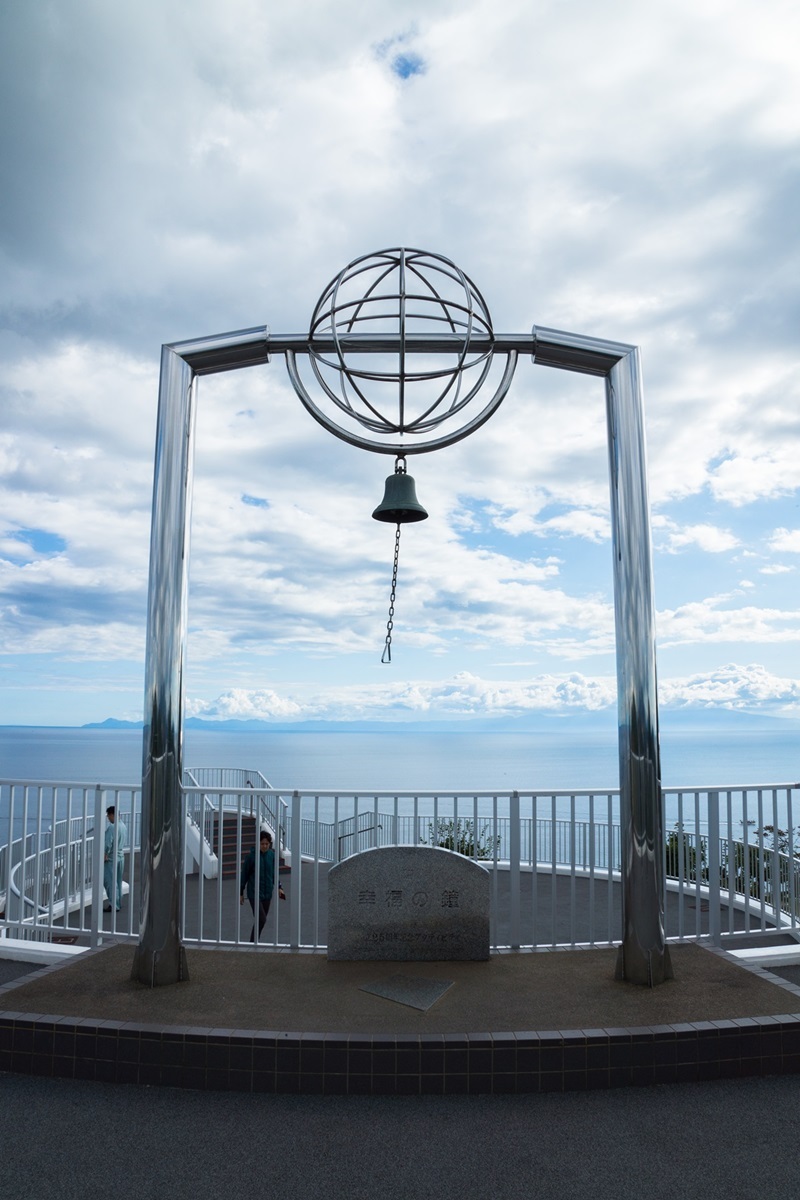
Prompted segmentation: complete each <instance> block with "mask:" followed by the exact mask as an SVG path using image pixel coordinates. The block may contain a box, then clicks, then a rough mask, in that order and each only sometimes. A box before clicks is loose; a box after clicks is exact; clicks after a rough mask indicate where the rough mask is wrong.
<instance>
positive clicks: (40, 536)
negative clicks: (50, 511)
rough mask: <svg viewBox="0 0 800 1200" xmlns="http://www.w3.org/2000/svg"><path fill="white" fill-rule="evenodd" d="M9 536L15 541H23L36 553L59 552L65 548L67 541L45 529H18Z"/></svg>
mask: <svg viewBox="0 0 800 1200" xmlns="http://www.w3.org/2000/svg"><path fill="white" fill-rule="evenodd" d="M11 537H12V538H13V539H14V540H15V541H17V542H24V543H25V545H26V546H30V547H31V549H32V550H33V551H34V552H35V553H36V554H60V553H61V552H62V550H66V548H67V543H66V542H65V541H64V539H63V538H62V537H59V536H58V534H57V533H50V532H49V530H47V529H18V530H17V531H16V532H15V533H12V534H11Z"/></svg>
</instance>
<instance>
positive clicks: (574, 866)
mask: <svg viewBox="0 0 800 1200" xmlns="http://www.w3.org/2000/svg"><path fill="white" fill-rule="evenodd" d="M186 782H187V786H186V787H185V789H184V793H185V806H186V807H185V816H184V820H185V822H186V825H185V829H186V837H185V841H186V846H187V853H186V863H185V867H186V870H185V873H184V875H183V885H182V886H183V904H182V912H183V929H182V936H183V939H184V942H185V943H186V944H187V945H204V946H213V945H237V944H245V943H247V941H248V939H249V937H250V934H251V930H252V924H253V922H252V915H251V913H250V909H249V906H248V905H247V904H245V905H244V906H242V905H241V904H240V896H239V879H238V876H239V870H240V867H241V863H242V861H243V858H244V856H245V854H246V852H247V849H248V847H249V845H251V844H253V840H254V837H255V831H256V829H257V828H258V826H260V825H264V824H266V825H268V826H269V827H270V829H271V830H272V831H273V832H274V834H275V840H276V844H277V845H278V846H279V851H280V858H281V860H282V863H283V868H282V871H281V875H280V879H281V882H282V884H283V889H284V891H285V894H286V902H285V903H284V902H283V901H280V900H278V898H277V889H276V892H275V895H274V899H273V903H272V907H271V911H270V914H269V918H268V922H267V925H266V927H265V929H264V932H263V935H262V944H269V945H272V946H276V947H277V946H289V947H314V948H320V947H324V945H325V942H326V936H327V925H326V922H327V873H328V870H329V869H330V866H331V865H332V864H333V863H336V862H339V861H341V860H342V859H344V858H347V857H349V856H350V855H352V854H355V853H358V852H359V851H362V850H365V849H368V848H370V847H373V846H386V845H419V844H424V845H438V846H444V847H445V848H447V849H451V850H456V851H458V852H460V853H464V854H467V855H469V856H470V857H473V858H475V859H476V860H477V861H479V862H481V863H482V864H483V865H485V866H486V867H487V868H488V869H489V871H490V874H491V897H492V906H491V912H492V930H491V937H492V944H493V946H494V947H495V948H503V947H517V946H553V945H567V946H574V945H584V944H588V945H607V944H612V943H615V942H618V941H619V939H620V930H621V926H620V921H621V918H620V906H621V900H620V865H621V848H620V824H619V794H618V792H617V791H615V790H603V791H598V792H569V791H556V792H547V793H540V792H525V793H519V792H512V793H502V792H498V793H488V792H478V793H474V794H470V795H463V794H453V793H441V792H438V793H433V792H431V793H423V792H417V793H403V792H397V793H394V792H391V793H390V792H378V793H372V794H370V795H363V794H359V793H348V794H344V793H342V792H313V793H310V792H299V791H295V792H292V793H288V792H286V791H278V790H277V789H274V788H270V787H269V786H268V785H267V781H266V780H265V779H264V777H263V775H261V774H260V773H259V772H257V771H244V770H238V769H237V770H226V771H224V772H223V771H215V770H212V769H204V770H203V771H191V772H188V771H187V773H186ZM797 790H798V789H797V787H796V785H793V784H775V785H769V786H767V785H764V786H759V787H718V788H710V789H709V788H682V789H667V790H665V792H664V805H665V829H666V836H665V839H664V844H663V846H662V847H660V852H661V853H662V855H663V858H664V864H665V870H666V875H667V881H668V884H667V888H668V890H667V910H666V923H667V935H668V936H669V937H670V938H674V939H677V940H682V939H690V938H696V937H710V938H711V939H712V941H714V942H719V941H720V939H721V938H722V937H724V936H726V935H735V934H737V933H743V934H747V935H751V936H752V935H754V934H755V935H758V934H767V933H769V932H770V931H774V930H775V928H776V927H781V928H782V929H785V930H786V931H787V932H789V933H791V934H796V935H798V936H800V930H798V918H799V917H800V858H799V857H798V855H797V853H796V845H795V834H796V831H795V824H794V806H795V803H796V800H797ZM111 804H113V805H115V807H116V809H117V813H118V819H119V820H121V822H122V823H123V825H124V826H125V828H126V830H127V838H128V843H127V844H126V845H125V846H124V847H123V849H124V850H125V867H124V879H125V888H126V889H127V896H126V898H125V899H124V900H123V905H122V910H121V912H119V913H116V912H111V913H104V911H103V907H104V894H103V844H102V843H103V838H102V836H100V837H96V836H95V831H96V830H99V831H100V833H101V835H102V833H103V831H104V828H105V810H106V808H107V807H108V806H109V805H111ZM793 831H794V832H793ZM140 838H141V789H140V788H135V787H107V786H104V785H87V784H82V783H34V782H25V781H6V782H0V913H1V914H2V916H0V935H3V936H10V937H15V938H34V939H38V940H44V941H51V940H52V941H73V942H76V943H77V944H82V945H86V944H89V945H98V944H99V943H100V942H102V941H103V940H104V939H105V938H108V937H112V938H114V939H117V940H126V939H127V940H131V941H134V940H136V939H137V938H138V933H139V922H138V908H139V878H138V869H139V847H140Z"/></svg>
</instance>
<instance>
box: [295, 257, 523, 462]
mask: <svg viewBox="0 0 800 1200" xmlns="http://www.w3.org/2000/svg"><path fill="white" fill-rule="evenodd" d="M370 275H372V276H374V277H373V278H370ZM362 276H364V277H365V278H364V279H363V280H362V279H361V277H362ZM395 276H396V285H395V286H392V284H393V277H395ZM437 276H440V277H441V280H440V279H438V278H437ZM442 280H448V281H449V282H450V283H451V284H455V285H457V288H458V290H459V298H457V299H455V298H452V297H448V296H445V295H444V294H443V292H442V291H441V290H440V286H437V284H439V285H440V284H441V281H442ZM353 281H358V282H361V283H362V284H363V287H364V289H365V290H364V291H363V292H362V293H360V294H357V295H355V296H350V295H349V294H348V293H347V290H346V288H347V285H348V284H351V283H353ZM389 306H391V308H390V307H389ZM414 306H418V307H414ZM373 309H375V310H376V311H374V312H373ZM429 324H432V325H433V326H439V327H441V328H438V329H437V332H436V333H435V334H433V335H431V334H426V333H423V332H420V331H419V330H415V333H412V327H416V326H417V325H420V326H423V327H424V326H425V325H429ZM392 326H396V328H392ZM365 327H368V332H364V329H365ZM415 334H416V336H415ZM437 334H439V335H443V336H444V338H445V339H446V340H445V342H444V346H445V347H446V349H443V348H442V345H443V344H442V336H437ZM479 338H480V341H481V344H480V346H479V345H478V339H479ZM329 341H330V342H331V343H332V347H333V348H332V351H329V350H328V349H327V345H328V342H329ZM412 342H413V345H414V347H415V349H412ZM426 344H427V345H429V346H431V347H432V346H433V345H436V347H437V349H436V350H435V351H432V352H433V353H436V354H437V355H441V354H442V353H447V354H450V355H453V356H454V357H455V365H452V366H448V367H443V368H438V369H435V370H414V369H413V366H412V364H413V362H414V359H415V355H416V354H418V353H419V352H420V350H421V348H423V347H424V346H425V345H426ZM367 346H369V350H368V351H367V353H370V354H372V355H375V354H377V353H383V354H385V353H386V352H388V351H389V348H390V347H391V352H392V353H393V354H394V353H396V354H397V368H396V369H392V370H385V369H384V370H381V369H378V368H377V367H372V368H363V367H360V366H358V365H354V363H353V360H354V359H355V360H356V361H357V362H359V361H360V360H361V358H362V356H363V355H364V353H365V347H367ZM323 347H325V348H323ZM495 353H496V347H495V345H494V332H493V329H492V320H491V316H490V315H489V308H488V306H487V304H486V301H485V300H484V298H483V296H482V295H481V292H480V291H479V289H478V288H477V287H476V285H475V284H474V283H473V282H472V280H471V279H470V278H469V276H468V275H465V273H464V272H463V271H462V270H461V268H460V267H458V266H456V264H455V263H454V262H451V260H450V259H449V258H445V257H444V255H442V254H434V253H432V252H431V251H428V250H416V249H408V248H406V247H403V246H400V247H397V248H392V249H387V250H378V251H376V252H375V253H374V254H364V255H362V256H361V257H360V258H356V259H354V260H353V261H352V262H351V263H348V265H347V266H346V267H345V268H344V269H343V270H341V271H340V272H339V274H338V275H336V276H334V278H333V279H332V280H331V281H330V283H329V284H328V285H327V287H326V288H325V289H324V291H323V293H322V295H321V296H320V298H319V300H318V301H317V305H316V307H315V309H314V312H313V314H312V317H311V323H310V327H309V333H308V349H307V352H306V357H307V358H308V361H309V364H310V366H311V370H312V372H313V375H314V378H315V380H316V383H317V385H318V387H319V388H320V389H321V390H322V392H323V395H324V396H326V397H327V399H328V400H329V401H330V403H331V405H332V406H333V408H334V410H336V409H338V411H339V412H340V413H343V414H344V415H345V417H346V418H348V419H349V420H351V421H352V422H354V423H355V424H356V425H360V426H361V427H362V428H363V429H366V430H368V431H369V432H371V433H374V434H383V435H384V437H395V436H399V437H401V438H405V439H408V438H411V439H414V438H415V437H418V436H420V435H425V434H428V433H431V432H432V431H434V430H436V429H438V428H439V427H440V426H441V425H442V424H443V423H444V422H445V421H449V420H451V419H452V418H453V417H454V416H455V415H456V414H458V413H461V412H462V411H463V410H464V409H466V408H467V407H468V405H470V404H471V403H472V401H473V400H474V399H475V398H476V396H477V395H478V393H479V392H480V391H481V389H482V388H483V386H484V384H485V383H486V381H487V379H488V377H489V374H490V372H491V369H492V366H493V363H494V357H495ZM501 353H502V354H504V356H505V360H506V363H505V370H504V371H503V375H502V378H501V379H500V382H499V383H498V385H497V387H496V389H495V391H494V394H493V396H492V398H491V399H490V400H489V402H488V403H487V404H486V405H485V406H484V407H483V408H482V409H481V410H480V412H478V413H477V415H476V416H474V417H472V418H470V419H469V420H468V421H467V422H466V423H465V424H464V425H462V426H460V427H458V428H456V429H455V430H451V431H450V432H449V433H447V434H442V435H441V436H439V437H435V438H432V439H428V440H426V441H416V442H415V441H413V440H412V441H408V440H404V441H399V442H397V441H393V442H387V441H378V440H376V439H375V438H369V437H366V436H365V435H364V434H362V433H359V431H358V429H348V428H347V427H345V426H342V425H341V424H339V423H338V422H337V421H336V420H334V419H333V417H332V416H331V415H330V414H329V413H327V412H326V411H325V410H324V409H323V408H322V407H321V406H320V405H319V404H318V403H317V401H315V400H314V398H313V397H312V395H311V394H310V392H309V391H308V388H307V386H306V384H305V382H304V381H303V378H302V375H301V372H300V368H299V365H298V361H297V355H296V353H295V352H294V351H292V350H289V351H287V352H286V365H287V368H288V371H289V378H290V379H291V381H292V386H293V387H294V389H295V391H296V393H297V395H298V396H299V398H300V400H301V402H302V403H303V405H304V406H305V408H306V409H307V410H308V411H309V412H310V413H311V415H312V416H313V417H314V419H315V420H316V421H319V423H320V425H322V426H323V427H324V428H325V429H327V430H328V431H329V433H332V434H334V436H335V437H338V438H341V439H342V440H343V441H345V442H349V443H350V445H353V446H358V447H360V448H361V449H362V450H371V451H373V452H374V453H377V454H393V455H406V454H425V453H428V452H430V451H432V450H440V449H442V447H444V446H451V445H453V444H454V443H455V442H458V441H461V439H462V438H465V437H467V436H468V435H469V434H470V433H473V432H474V430H476V429H479V428H480V426H481V425H483V424H484V422H485V421H488V419H489V417H490V416H491V415H492V414H493V413H494V412H495V411H496V409H497V408H498V407H499V405H500V404H501V403H502V401H503V400H504V398H505V396H506V395H507V393H508V389H509V388H510V387H511V381H512V379H513V378H514V370H515V368H516V365H517V352H516V351H515V350H505V351H503V352H501ZM370 361H371V359H370V358H368V359H367V362H370ZM468 371H473V372H477V379H475V380H474V382H473V383H472V386H471V387H469V389H465V388H463V386H462V385H463V381H464V376H465V374H466V372H468ZM331 376H334V377H335V379H336V381H337V382H338V385H339V390H338V392H337V390H336V389H335V388H334V387H333V386H332V383H331ZM433 381H437V382H438V381H441V383H442V387H441V389H440V391H439V392H438V394H437V395H436V396H435V397H434V399H433V400H432V401H430V402H426V405H425V406H424V407H423V409H422V411H421V412H420V413H419V414H418V415H416V416H413V417H412V416H409V413H408V400H409V397H410V394H411V393H412V391H413V388H414V387H415V385H419V384H421V383H431V382H433ZM365 383H373V384H374V383H378V384H393V385H396V387H397V409H398V415H397V419H396V420H391V419H389V418H388V417H387V416H386V415H385V414H384V413H383V412H382V411H381V410H380V409H379V408H378V407H377V406H376V404H375V403H374V402H373V400H371V399H370V397H369V395H368V394H367V391H366V390H365V388H364V386H363V385H364V384H365Z"/></svg>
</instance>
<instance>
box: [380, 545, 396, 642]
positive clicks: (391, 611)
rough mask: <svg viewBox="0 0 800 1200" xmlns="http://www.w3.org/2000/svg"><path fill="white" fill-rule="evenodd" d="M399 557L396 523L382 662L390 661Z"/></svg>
mask: <svg viewBox="0 0 800 1200" xmlns="http://www.w3.org/2000/svg"><path fill="white" fill-rule="evenodd" d="M399 559H400V523H399V522H398V524H397V533H396V534H395V535H394V565H393V567H392V591H391V594H390V596H389V620H388V621H387V622H386V645H385V646H384V647H383V654H382V655H381V662H382V663H390V662H391V661H392V628H393V627H394V600H395V595H396V593H397V563H398V561H399Z"/></svg>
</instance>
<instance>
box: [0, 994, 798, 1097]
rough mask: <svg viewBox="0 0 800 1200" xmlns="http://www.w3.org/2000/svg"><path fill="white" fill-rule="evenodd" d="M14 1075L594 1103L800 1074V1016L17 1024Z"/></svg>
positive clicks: (9, 1059) (6, 1026) (11, 1056)
mask: <svg viewBox="0 0 800 1200" xmlns="http://www.w3.org/2000/svg"><path fill="white" fill-rule="evenodd" d="M0 1071H13V1072H18V1073H21V1074H27V1075H40V1076H47V1077H56V1078H67V1079H94V1080H101V1081H105V1082H109V1083H140V1084H150V1085H162V1086H165V1087H186V1088H198V1089H208V1090H217V1091H244V1092H262V1093H293V1094H305V1095H453V1094H458V1093H460V1094H477V1093H504V1094H509V1093H518V1094H521V1093H533V1092H561V1091H587V1090H592V1089H598V1088H600V1089H604V1088H612V1087H625V1086H629V1085H642V1084H653V1083H690V1082H694V1081H697V1080H706V1079H731V1078H737V1077H742V1076H748V1075H781V1074H795V1073H800V1014H788V1015H786V1016H774V1017H753V1018H742V1019H741V1020H736V1021H707V1022H706V1021H701V1022H696V1023H694V1024H685V1025H663V1026H657V1027H655V1028H643V1029H588V1030H561V1031H559V1032H552V1033H551V1032H539V1033H533V1032H531V1033H496V1034H458V1035H435V1036H434V1035H429V1034H424V1035H408V1036H402V1037H401V1036H386V1035H381V1036H377V1035H376V1036H374V1037H370V1036H365V1035H347V1036H345V1035H342V1034H312V1033H306V1034H299V1033H270V1032H257V1031H253V1030H241V1029H239V1030H236V1029H198V1028H184V1027H180V1026H171V1027H164V1028H162V1027H160V1026H150V1025H134V1024H131V1023H124V1022H120V1021H98V1020H87V1019H80V1018H76V1017H57V1016H42V1015H38V1014H32V1013H13V1012H4V1013H2V1014H0Z"/></svg>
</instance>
